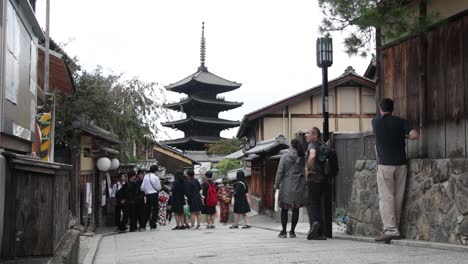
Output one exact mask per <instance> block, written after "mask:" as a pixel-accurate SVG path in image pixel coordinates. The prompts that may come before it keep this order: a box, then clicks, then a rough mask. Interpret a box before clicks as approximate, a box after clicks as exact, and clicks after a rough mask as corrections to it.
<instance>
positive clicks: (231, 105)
mask: <svg viewBox="0 0 468 264" xmlns="http://www.w3.org/2000/svg"><path fill="white" fill-rule="evenodd" d="M189 103H202V104H207V105H215V106H219V107H221V108H226V109H233V108H236V107H239V106H241V105H242V104H243V103H242V102H229V101H225V100H221V99H206V98H199V97H196V96H190V97H189V98H186V99H184V100H181V101H180V102H176V103H170V104H165V105H164V107H166V108H169V109H173V110H179V109H180V108H181V107H183V106H184V105H186V104H189Z"/></svg>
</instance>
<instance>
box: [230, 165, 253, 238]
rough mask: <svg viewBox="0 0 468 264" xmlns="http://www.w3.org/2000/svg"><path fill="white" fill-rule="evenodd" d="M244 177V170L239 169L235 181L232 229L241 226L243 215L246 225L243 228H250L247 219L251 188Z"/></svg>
mask: <svg viewBox="0 0 468 264" xmlns="http://www.w3.org/2000/svg"><path fill="white" fill-rule="evenodd" d="M244 179H245V174H244V171H241V170H240V171H238V172H237V175H236V181H235V182H234V215H235V217H234V225H232V226H230V227H229V228H230V229H236V228H239V221H240V218H241V216H242V218H243V219H244V226H243V227H242V228H250V225H249V222H248V221H247V213H248V212H250V195H249V188H248V186H247V183H245V182H244Z"/></svg>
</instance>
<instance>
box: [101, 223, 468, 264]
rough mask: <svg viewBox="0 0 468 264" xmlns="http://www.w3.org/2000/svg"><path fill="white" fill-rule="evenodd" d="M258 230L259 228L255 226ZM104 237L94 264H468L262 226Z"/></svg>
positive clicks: (450, 256)
mask: <svg viewBox="0 0 468 264" xmlns="http://www.w3.org/2000/svg"><path fill="white" fill-rule="evenodd" d="M257 226H258V225H257ZM171 228H172V225H171V226H162V227H158V228H157V230H156V231H153V232H150V231H146V232H135V233H124V234H116V235H110V236H104V237H103V238H102V240H101V242H100V244H99V247H98V249H97V252H96V256H95V259H94V263H97V264H111V263H112V264H113V263H165V264H170V263H174V264H175V263H177V264H181V263H194V264H195V263H268V264H273V263H359V264H364V263H450V264H452V263H468V253H456V252H452V251H445V250H435V249H425V248H415V247H403V246H395V245H387V244H377V243H365V242H355V241H348V240H340V239H329V240H326V241H308V240H306V237H305V235H304V234H299V233H298V236H297V238H293V239H291V238H286V239H280V238H278V237H277V235H278V232H277V231H272V230H267V229H263V228H256V227H253V228H251V229H234V230H233V229H229V228H228V226H223V225H220V224H218V225H217V226H216V229H202V230H175V231H173V230H171Z"/></svg>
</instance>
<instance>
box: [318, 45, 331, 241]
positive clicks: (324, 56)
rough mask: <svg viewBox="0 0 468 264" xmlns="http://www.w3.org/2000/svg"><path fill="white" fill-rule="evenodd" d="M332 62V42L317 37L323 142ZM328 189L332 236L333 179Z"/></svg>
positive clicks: (326, 221) (328, 225) (327, 215)
mask: <svg viewBox="0 0 468 264" xmlns="http://www.w3.org/2000/svg"><path fill="white" fill-rule="evenodd" d="M332 64H333V42H332V39H331V38H329V37H323V38H317V66H319V67H320V68H322V114H323V130H322V140H323V142H324V143H326V142H327V141H328V137H329V135H330V133H329V129H328V67H330V66H331V65H332ZM329 184H330V185H329V186H328V188H327V189H328V191H326V192H325V197H324V200H323V201H322V202H323V205H324V208H323V209H324V214H325V215H324V224H325V226H324V227H325V230H324V231H325V232H324V235H325V236H327V237H328V238H332V234H333V231H332V211H333V209H332V194H333V189H334V188H333V185H334V184H333V181H331V182H330V183H329Z"/></svg>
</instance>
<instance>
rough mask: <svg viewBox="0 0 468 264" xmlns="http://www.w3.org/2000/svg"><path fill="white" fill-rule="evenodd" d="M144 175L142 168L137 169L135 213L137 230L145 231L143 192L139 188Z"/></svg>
mask: <svg viewBox="0 0 468 264" xmlns="http://www.w3.org/2000/svg"><path fill="white" fill-rule="evenodd" d="M144 177H145V171H144V170H141V169H140V170H138V171H137V180H136V182H137V186H138V194H137V199H136V204H135V206H136V213H137V220H138V231H145V229H146V210H145V192H143V191H142V190H141V185H142V184H143V179H144Z"/></svg>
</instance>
